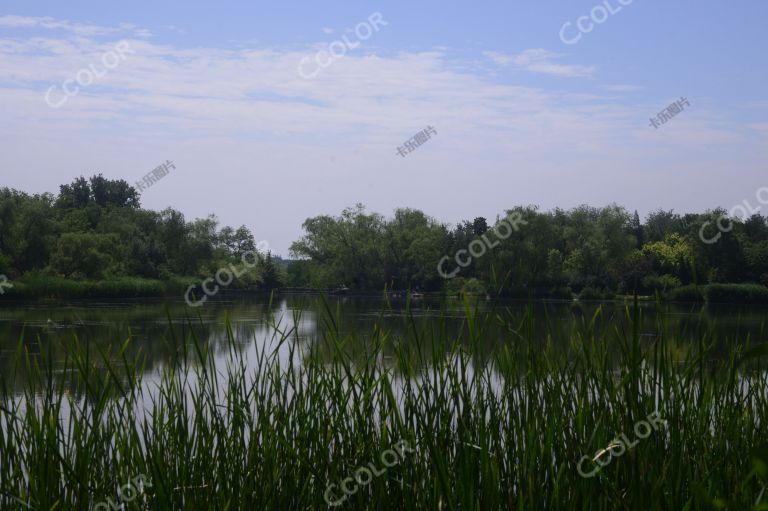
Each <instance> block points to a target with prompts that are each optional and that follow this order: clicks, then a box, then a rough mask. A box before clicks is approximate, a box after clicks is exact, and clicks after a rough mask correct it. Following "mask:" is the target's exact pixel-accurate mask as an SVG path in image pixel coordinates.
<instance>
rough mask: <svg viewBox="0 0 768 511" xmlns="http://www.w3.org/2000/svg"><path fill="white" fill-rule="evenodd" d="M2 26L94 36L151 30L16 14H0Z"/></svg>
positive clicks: (139, 33)
mask: <svg viewBox="0 0 768 511" xmlns="http://www.w3.org/2000/svg"><path fill="white" fill-rule="evenodd" d="M0 27H4V28H15V29H30V28H42V29H47V30H63V31H66V32H72V33H73V34H77V35H79V36H84V37H93V36H102V35H112V34H119V33H130V34H133V35H134V36H135V37H149V36H151V35H152V34H151V32H150V31H149V30H146V29H141V28H138V27H136V26H135V25H133V24H131V23H121V24H120V26H118V27H104V26H100V25H93V24H90V23H75V22H71V21H67V20H59V19H56V18H51V17H50V16H15V15H12V14H6V15H3V16H0Z"/></svg>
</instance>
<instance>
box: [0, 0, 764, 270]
mask: <svg viewBox="0 0 768 511" xmlns="http://www.w3.org/2000/svg"><path fill="white" fill-rule="evenodd" d="M627 1H628V0H623V2H624V3H626V2H627ZM600 5H603V7H604V8H606V9H608V8H610V10H613V11H615V13H614V14H608V15H607V17H606V19H605V21H604V22H602V23H599V24H593V28H592V30H591V31H589V32H588V33H583V34H581V37H580V39H579V40H578V42H576V43H575V44H566V43H564V42H563V40H561V37H560V33H561V28H562V27H563V24H564V23H567V22H570V23H571V25H569V26H568V27H567V30H566V31H565V32H564V34H567V37H566V39H573V38H575V37H578V36H579V30H578V28H576V27H577V20H578V19H579V17H581V16H584V15H586V16H589V15H590V12H592V13H593V14H594V13H595V12H597V17H598V18H599V17H600V15H601V12H600V9H603V7H597V9H598V11H594V10H593V9H595V8H596V6H600ZM374 13H380V16H381V18H380V19H383V20H384V21H385V22H386V25H383V24H382V25H380V26H379V27H378V30H377V31H375V32H373V33H372V35H371V36H370V37H369V38H367V39H364V40H360V41H357V40H356V38H355V34H354V32H353V29H354V28H355V27H357V26H358V25H359V24H360V23H366V20H368V19H369V17H370V16H371V15H372V14H374ZM767 15H768V2H763V1H758V0H751V1H745V2H739V3H734V4H725V3H723V2H715V1H713V0H705V1H701V2H696V3H694V2H685V3H669V2H662V1H660V0H634V1H632V2H630V3H629V4H628V5H622V3H621V2H620V1H619V0H605V4H603V3H602V2H598V1H596V0H589V1H585V0H569V1H564V0H562V1H538V2H534V1H528V2H513V1H503V2H475V3H472V4H469V3H462V4H461V5H446V3H444V2H436V1H422V2H418V3H416V2H401V1H390V2H386V3H385V2H373V1H366V2H360V1H357V2H336V3H333V4H328V3H317V2H291V1H288V2H281V3H272V2H270V3H266V2H259V3H254V2H232V1H223V2H217V3H215V4H213V3H208V2H206V3H201V2H183V3H182V2H162V3H161V2H146V1H143V0H139V1H133V2H129V3H117V4H108V5H105V4H103V3H97V2H86V1H73V2H66V3H61V2H53V1H39V2H35V3H34V5H31V4H30V3H29V2H21V1H4V2H3V4H2V6H0V108H2V111H3V115H2V116H1V118H0V135H1V136H2V138H1V139H0V140H1V141H0V168H2V178H3V179H2V182H0V185H1V186H11V187H14V188H18V189H23V190H26V191H30V192H42V191H50V192H55V191H56V190H57V185H58V184H60V183H63V182H69V181H70V180H71V179H72V178H74V177H76V176H78V175H80V174H85V175H90V174H92V173H94V172H102V173H104V174H105V175H106V176H108V177H111V178H121V179H126V180H127V181H128V182H134V181H136V180H139V179H141V177H142V176H143V175H144V174H146V173H147V172H149V171H150V170H152V168H154V167H155V166H157V165H159V164H160V163H161V162H163V161H165V160H173V161H174V162H175V164H176V167H177V168H176V169H175V170H172V172H171V174H170V175H168V176H166V177H165V178H164V180H163V181H161V182H159V183H157V184H156V185H154V186H153V187H152V188H150V189H148V190H146V191H145V192H144V194H143V196H142V203H143V204H144V205H145V206H147V207H151V208H153V209H162V208H164V207H167V206H173V207H176V208H178V209H180V210H181V211H183V212H184V213H185V215H187V216H188V217H189V218H194V217H200V216H205V215H207V214H208V213H216V214H217V215H218V216H219V218H220V220H221V221H222V223H226V224H232V225H240V224H246V225H248V226H249V227H250V228H251V229H252V230H253V232H254V234H255V235H256V237H257V239H266V240H268V241H269V242H270V244H271V245H272V246H273V247H274V248H275V250H276V251H277V252H278V253H282V254H284V255H285V254H286V252H287V247H288V245H289V243H290V242H291V241H293V240H295V239H296V238H298V236H300V234H301V229H300V225H301V222H302V221H303V220H304V219H305V218H307V217H308V216H313V215H317V214H322V213H332V214H336V213H338V212H340V210H341V209H342V208H344V207H346V206H350V205H353V204H354V203H356V202H363V203H365V204H366V205H367V206H368V207H369V209H372V210H375V211H378V212H381V213H384V214H391V213H392V211H393V210H394V208H396V207H416V208H420V209H423V210H424V211H426V212H427V213H429V214H431V215H433V216H435V217H436V218H438V219H440V220H442V221H445V222H449V223H453V222H457V221H459V220H462V219H464V218H473V217H474V216H478V215H484V216H486V217H489V218H494V217H495V216H496V215H498V214H501V213H502V211H503V210H504V209H505V208H509V207H512V206H513V205H517V204H538V205H540V206H541V207H542V208H544V209H549V208H552V207H555V206H560V207H566V208H568V207H573V206H576V205H579V204H582V203H588V204H591V205H595V206H602V205H606V204H608V203H610V202H617V203H619V204H620V205H623V206H625V207H627V208H628V209H630V210H634V209H637V210H639V211H640V212H641V214H646V213H648V212H649V211H651V210H653V209H657V208H665V209H675V210H676V211H679V212H686V211H696V210H704V209H708V208H714V207H717V206H722V207H726V208H729V207H730V206H733V205H735V204H738V203H740V202H742V201H743V200H745V199H747V200H751V201H752V202H754V196H755V192H756V190H757V189H758V188H760V187H762V186H767V185H768V175H766V172H765V170H766V163H765V162H766V156H768V94H766V92H765V91H766V83H767V81H766V74H767V71H766V58H765V55H764V52H765V50H766V47H767V46H768V45H766V43H767V42H768V35H767V34H766V31H765V29H764V27H763V26H762V25H763V24H764V22H765V20H766V19H768V16H767ZM587 23H589V20H587ZM584 26H586V25H584ZM343 36H346V37H347V40H348V41H350V40H351V41H353V42H354V41H357V42H359V43H360V44H359V46H357V47H356V48H354V49H350V50H348V51H346V53H345V55H344V56H342V57H338V58H335V59H333V60H332V61H331V63H330V65H328V67H326V68H322V69H321V68H319V67H318V66H317V65H316V64H313V62H314V59H315V57H316V54H317V52H318V51H321V50H323V49H324V48H327V47H328V45H329V44H330V43H332V42H334V41H340V40H341V38H342V37H343ZM120 42H123V43H125V44H128V45H129V46H128V47H129V48H130V49H131V52H130V53H128V54H124V57H125V58H124V59H122V60H120V62H119V64H118V65H116V66H115V67H114V68H110V69H109V70H107V72H105V73H104V74H103V76H100V77H98V78H96V79H95V80H94V81H93V83H90V84H88V85H83V86H82V87H79V88H78V91H77V93H76V94H74V95H72V96H70V97H67V98H66V101H64V102H63V103H62V104H61V106H59V107H55V108H53V107H51V106H50V103H51V101H50V98H55V99H54V101H53V102H54V103H57V102H58V101H60V100H63V99H64V98H65V96H64V93H63V92H61V91H62V87H63V82H64V81H65V80H67V79H70V80H71V79H72V78H74V77H75V76H77V73H78V72H79V71H81V70H82V69H87V68H88V66H95V68H97V69H98V68H99V66H100V64H99V63H100V62H101V59H102V58H103V56H104V55H105V54H106V53H108V52H110V51H114V47H115V45H116V44H118V43H120ZM302 59H306V62H307V64H306V65H305V68H304V69H311V70H318V73H317V75H316V76H313V77H311V78H309V79H307V78H306V74H305V77H302V76H300V74H299V72H298V69H299V63H300V62H302ZM87 75H88V73H85V74H82V75H80V76H83V77H87ZM51 87H53V89H51ZM49 90H52V93H51V95H50V96H49V101H46V99H45V94H46V91H49ZM681 97H685V98H687V99H688V101H689V102H690V106H687V107H686V108H685V110H684V111H683V112H681V113H679V114H678V115H677V116H675V117H674V118H673V119H671V120H669V121H668V122H667V123H666V124H664V125H663V126H660V127H659V128H658V129H654V128H652V127H651V126H650V125H649V118H650V117H653V116H655V115H656V114H657V113H658V112H659V111H661V110H663V109H664V108H665V107H667V106H668V105H669V104H670V103H671V102H673V101H675V100H677V99H679V98H681ZM427 125H431V126H434V127H435V129H436V131H437V133H438V134H437V135H436V136H434V137H433V138H432V139H431V140H429V141H428V142H427V143H426V144H424V146H422V147H419V148H418V149H417V150H416V151H414V152H413V153H411V154H408V156H407V157H405V158H403V157H401V156H398V155H397V153H396V149H397V147H398V146H402V145H403V143H404V141H405V140H407V139H408V138H410V137H411V136H413V135H414V134H415V133H416V132H418V131H420V130H422V129H424V128H425V127H426V126H427ZM764 213H765V212H764Z"/></svg>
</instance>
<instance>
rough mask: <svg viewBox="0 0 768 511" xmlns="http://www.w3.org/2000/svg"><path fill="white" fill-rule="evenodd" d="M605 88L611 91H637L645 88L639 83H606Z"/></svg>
mask: <svg viewBox="0 0 768 511" xmlns="http://www.w3.org/2000/svg"><path fill="white" fill-rule="evenodd" d="M603 88H604V89H605V90H609V91H611V92H637V91H641V90H643V88H642V87H640V86H639V85H627V84H611V85H604V86H603Z"/></svg>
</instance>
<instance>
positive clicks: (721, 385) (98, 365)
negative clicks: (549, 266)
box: [0, 305, 768, 511]
mask: <svg viewBox="0 0 768 511" xmlns="http://www.w3.org/2000/svg"><path fill="white" fill-rule="evenodd" d="M597 314H600V312H598V313H597ZM626 314H627V315H628V316H629V319H631V320H633V321H632V323H631V324H634V325H637V324H639V322H638V321H637V320H638V317H637V316H636V315H638V314H640V312H639V310H638V309H627V311H626ZM531 318H532V316H531V315H530V312H525V313H512V312H510V311H502V310H497V311H492V312H489V313H487V314H482V315H481V314H479V313H477V312H476V311H473V310H472V309H471V307H470V306H469V305H468V306H467V319H466V322H465V325H464V329H463V331H462V334H461V337H460V338H455V339H454V338H447V337H446V336H445V334H444V332H445V330H444V329H443V328H442V327H441V326H440V322H437V323H434V322H433V323H428V322H423V321H422V320H421V319H416V318H414V317H412V316H411V315H410V314H406V315H405V317H404V318H403V321H405V322H406V324H408V325H409V326H410V328H409V329H408V330H407V331H408V332H409V333H408V334H403V335H397V336H395V335H392V334H390V333H389V332H387V331H385V330H383V329H382V328H380V326H378V325H377V326H376V327H375V328H374V329H373V330H372V332H371V335H370V336H369V337H367V338H366V339H360V338H350V337H348V336H346V335H344V334H343V332H344V326H343V325H342V324H341V323H340V319H339V317H338V316H337V315H336V314H334V313H333V311H330V310H326V311H325V314H323V315H322V317H321V318H319V321H320V324H321V330H322V336H321V338H320V339H318V340H317V342H315V343H313V344H307V343H306V341H305V340H304V339H300V338H299V336H298V333H297V332H296V331H295V330H288V331H282V332H281V331H280V330H281V327H280V325H279V324H274V323H273V327H275V329H276V335H275V337H274V338H273V341H272V343H271V344H270V345H268V346H263V345H259V346H256V348H255V349H256V352H255V355H254V354H253V353H252V354H251V357H250V358H249V360H248V361H246V360H245V359H244V358H243V356H242V353H243V352H242V351H241V350H242V344H241V343H243V342H247V341H249V340H248V339H236V338H235V336H234V334H233V330H232V329H229V339H228V346H229V349H228V350H226V351H225V352H224V353H222V352H221V349H220V347H219V348H217V349H216V350H214V348H213V346H212V345H211V344H208V343H207V342H202V341H200V340H199V339H196V337H195V327H194V325H191V326H187V327H185V328H183V329H180V328H179V327H178V326H175V327H174V326H172V325H171V326H169V328H174V330H171V331H170V333H169V336H168V339H166V340H165V342H166V343H167V345H168V348H169V350H170V351H171V352H173V353H176V354H177V355H176V356H175V357H172V358H171V359H170V360H169V361H168V363H167V365H166V366H165V368H164V370H163V371H162V375H161V376H158V377H156V378H155V377H153V382H152V383H150V382H149V381H144V380H143V377H142V372H141V365H142V362H141V355H140V354H138V355H136V356H131V357H129V356H128V355H127V353H129V352H130V350H129V346H130V342H131V341H130V339H128V340H127V341H126V342H125V344H123V346H122V349H121V350H119V352H113V353H103V352H101V351H100V350H99V349H97V348H96V347H94V346H91V347H87V346H83V345H81V344H79V343H78V342H77V340H76V338H73V339H72V341H71V342H70V343H68V344H67V345H66V346H64V347H63V348H65V350H66V353H67V357H66V361H65V362H64V363H62V362H61V360H58V361H56V362H55V363H54V362H52V357H51V355H50V353H51V352H52V351H54V350H58V349H59V348H60V347H52V346H40V350H39V351H37V350H33V351H30V350H28V349H27V348H26V346H25V344H24V343H22V342H20V343H19V347H18V351H17V353H16V363H15V367H16V369H15V370H14V371H13V373H14V374H15V373H17V372H20V371H24V372H25V373H26V374H25V381H27V382H28V383H27V384H26V385H25V386H24V388H23V389H19V390H21V391H23V396H24V397H23V399H22V398H20V397H19V395H18V394H17V393H15V392H14V391H13V390H12V389H13V380H14V374H11V373H8V374H3V375H2V379H1V380H0V389H1V391H2V394H1V395H0V399H1V400H0V404H1V405H2V406H1V407H0V504H1V506H0V507H2V508H3V509H11V508H15V509H27V508H29V509H88V508H89V506H93V505H94V504H96V503H99V502H103V501H105V500H106V499H112V500H113V501H115V502H119V501H118V497H117V495H118V494H117V491H118V490H117V489H118V487H120V486H122V485H125V484H126V483H127V482H128V481H129V480H130V479H131V478H135V477H136V476H139V475H143V476H145V478H146V480H147V481H148V482H149V484H151V486H149V485H144V484H141V485H139V486H138V487H137V489H138V490H140V491H139V492H138V493H139V495H138V496H136V498H135V499H134V500H133V501H132V503H131V504H130V506H129V509H157V510H167V509H187V510H189V509H193V510H194V509H201V510H203V509H206V510H207V509H251V508H255V509H286V510H288V509H326V508H329V507H331V506H330V505H329V504H328V499H330V501H331V502H332V503H333V504H334V505H336V506H338V507H337V509H435V510H437V509H451V510H458V509H462V510H466V509H478V510H481V509H482V510H487V509H532V510H535V509H583V510H606V511H609V510H610V511H615V510H617V509H633V510H634V509H637V510H643V511H646V510H649V509H675V510H677V509H710V508H711V509H714V507H711V506H712V505H713V503H714V502H716V501H715V499H721V500H722V502H725V501H728V502H730V503H729V504H728V506H729V507H728V508H729V509H737V507H736V505H737V504H740V505H743V506H745V507H742V508H739V509H750V508H751V507H752V505H753V504H754V503H755V501H756V500H757V499H758V498H759V497H758V496H759V494H760V491H761V487H762V486H761V484H762V483H763V482H765V481H766V480H767V479H766V476H768V474H766V473H765V465H759V464H756V463H755V460H757V459H758V458H760V457H763V458H764V457H765V456H764V454H761V453H760V451H759V450H756V449H757V447H758V446H759V445H760V444H761V443H764V442H765V441H766V436H765V430H764V424H765V423H766V419H768V386H767V385H766V379H765V375H764V373H762V371H761V370H762V369H763V368H764V367H763V366H759V365H758V364H759V363H760V359H759V358H758V357H755V358H748V359H745V358H743V357H742V355H743V353H744V351H743V350H742V348H741V347H735V348H734V350H733V351H732V352H731V353H730V354H727V355H726V356H724V357H722V356H719V357H714V358H713V357H712V356H711V355H712V354H711V353H709V349H710V348H709V346H708V345H707V344H703V343H702V344H700V345H699V346H678V345H676V344H675V341H674V339H675V332H670V331H668V330H667V329H666V326H665V325H664V323H663V322H661V323H660V324H659V325H658V328H659V330H660V331H661V332H663V335H659V336H658V337H657V338H655V339H656V340H655V341H652V342H651V341H648V342H644V343H641V341H640V339H641V337H640V332H639V330H638V328H637V327H635V328H632V329H631V331H629V332H616V334H615V335H614V336H612V337H610V338H602V337H597V336H595V334H594V323H595V318H592V319H591V320H590V318H586V319H583V320H582V321H581V322H580V323H579V324H578V326H577V327H575V328H574V329H573V331H572V337H571V339H572V341H571V350H568V352H567V353H566V352H563V350H555V349H553V348H552V347H551V346H549V345H540V344H534V343H532V342H530V339H532V337H533V331H534V329H541V328H543V329H551V328H558V326H557V325H552V324H546V323H535V322H534V321H533V320H532V319H531ZM295 319H298V318H295ZM382 319H383V318H382ZM497 321H502V322H503V323H504V325H505V326H506V331H507V332H508V336H506V338H504V339H500V340H499V343H500V347H499V349H496V350H492V351H485V350H483V349H482V347H481V346H482V345H483V344H482V343H481V342H480V340H481V339H483V338H484V336H485V335H486V329H487V328H488V326H489V325H490V324H491V322H497ZM380 322H381V321H380ZM160 341H161V340H160V339H158V342H160ZM425 345H426V346H431V348H429V349H424V348H423V346H425ZM755 354H759V353H755ZM707 360H708V362H707ZM223 361H226V366H227V367H226V369H225V368H224V367H223V365H222V364H223ZM65 410H70V411H71V414H69V415H67V414H66V413H63V412H64V411H65ZM654 412H656V413H657V414H658V415H657V417H659V418H660V419H661V420H663V421H664V426H663V427H660V428H658V429H656V428H654V430H653V431H652V432H650V433H649V435H647V436H646V437H644V438H642V439H639V438H638V436H637V433H636V432H637V431H638V430H637V424H638V423H639V422H640V421H642V420H645V419H646V418H647V417H648V416H649V414H653V413H654ZM62 416H64V417H65V418H64V419H63V420H62ZM760 425H763V426H760ZM761 428H762V429H761ZM621 433H625V434H626V435H627V436H628V437H629V439H630V440H637V443H636V444H635V445H632V446H631V447H630V448H628V449H626V452H624V453H622V454H618V453H616V454H615V455H614V457H613V458H611V457H610V455H607V454H606V451H605V448H606V447H607V446H609V445H611V443H612V441H614V440H615V439H616V438H617V437H618V436H619V435H620V434H621ZM403 441H404V442H405V444H402V442H403ZM398 445H400V446H402V445H407V446H409V448H408V449H407V450H404V451H401V452H400V454H401V455H400V456H399V457H398V460H397V463H394V464H393V465H391V466H387V467H385V466H384V465H382V460H384V459H386V456H387V454H386V453H387V452H388V451H392V450H393V449H395V447H396V446H398ZM600 452H603V454H602V455H601V457H599V458H598V459H599V461H601V462H602V463H604V464H605V466H603V467H600V466H599V465H598V464H596V463H595V462H594V461H593V458H594V457H595V456H596V454H597V453H600ZM753 453H754V454H755V455H756V456H757V457H758V458H755V459H753V458H751V457H750V456H751V454H753ZM606 461H609V463H605V462H606ZM765 461H766V460H765V459H763V462H765ZM761 463H762V462H761ZM371 465H373V466H372V467H371V469H372V470H373V471H374V473H377V474H378V475H376V476H375V477H372V478H371V480H370V482H368V483H367V484H362V483H360V482H355V481H354V480H352V482H351V483H350V482H349V479H348V478H349V477H351V476H354V475H355V474H358V475H359V476H360V477H359V479H361V480H363V481H365V480H367V476H366V475H365V474H366V473H365V472H364V471H363V472H361V471H360V469H361V467H370V466H371ZM761 467H762V468H761ZM755 468H757V469H758V471H757V472H755ZM382 469H383V472H379V471H380V470H382ZM595 469H598V470H596V471H595ZM584 473H588V474H591V475H589V476H587V477H585V476H584V475H583V474H584ZM344 481H347V482H346V483H344ZM342 484H345V485H346V486H345V487H346V488H347V489H349V490H350V492H351V494H350V495H348V496H346V497H345V494H344V493H343V492H342V490H341V488H342ZM329 489H330V490H329ZM352 490H354V491H352ZM339 499H342V500H339Z"/></svg>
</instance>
